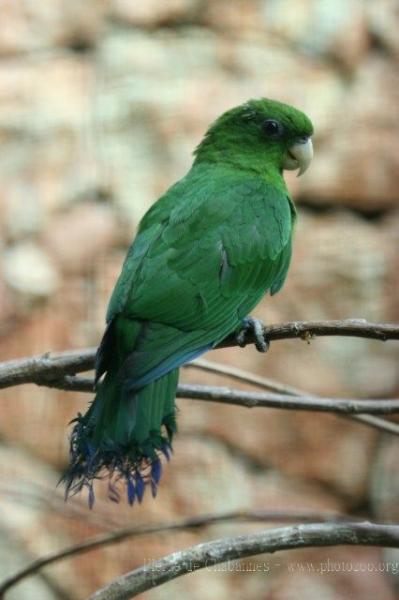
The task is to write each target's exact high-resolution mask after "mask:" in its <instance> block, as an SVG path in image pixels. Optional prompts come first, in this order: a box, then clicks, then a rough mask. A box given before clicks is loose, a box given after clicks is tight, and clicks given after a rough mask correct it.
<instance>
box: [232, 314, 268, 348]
mask: <svg viewBox="0 0 399 600" xmlns="http://www.w3.org/2000/svg"><path fill="white" fill-rule="evenodd" d="M248 334H252V336H253V337H254V338H255V346H256V349H257V350H258V352H267V351H268V349H269V346H270V342H269V341H268V340H267V339H266V337H265V334H264V333H263V323H262V321H260V320H259V319H254V317H246V318H245V319H243V321H242V325H241V329H240V330H239V331H238V333H237V335H236V340H237V344H238V345H239V346H240V347H241V348H244V346H245V345H246V344H247V343H248Z"/></svg>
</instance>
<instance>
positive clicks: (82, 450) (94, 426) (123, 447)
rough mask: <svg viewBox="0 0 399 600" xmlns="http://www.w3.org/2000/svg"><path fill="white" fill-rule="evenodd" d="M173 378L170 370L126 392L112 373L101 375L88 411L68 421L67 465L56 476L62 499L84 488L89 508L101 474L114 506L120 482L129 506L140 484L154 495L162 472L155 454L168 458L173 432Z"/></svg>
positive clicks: (139, 492)
mask: <svg viewBox="0 0 399 600" xmlns="http://www.w3.org/2000/svg"><path fill="white" fill-rule="evenodd" d="M178 374H179V371H178V369H173V370H172V371H169V372H168V373H167V374H166V375H163V376H161V377H159V378H158V379H156V380H154V381H152V382H151V383H149V384H148V385H146V386H144V387H142V388H140V389H138V390H134V391H129V390H128V389H126V386H123V384H122V382H121V379H120V376H118V375H119V373H118V372H117V371H116V370H115V369H111V370H109V371H108V372H107V373H106V375H105V377H104V379H103V380H102V381H101V382H100V383H99V384H98V387H97V394H96V396H95V398H94V401H93V402H92V404H91V406H90V408H89V410H88V411H87V412H86V414H85V415H81V414H79V415H78V416H77V418H76V419H75V420H74V423H75V425H74V428H73V431H72V435H71V444H70V456H71V462H70V466H69V468H68V470H67V472H66V473H65V474H64V476H63V477H62V481H63V482H64V483H65V484H66V496H68V495H70V494H75V493H77V492H79V491H80V490H81V489H82V488H83V487H87V488H88V490H89V506H90V507H91V506H92V505H93V503H94V490H93V482H94V480H95V479H99V478H102V477H103V476H108V477H109V485H108V490H109V497H110V499H111V500H114V501H116V502H117V501H118V500H119V497H120V491H119V487H120V486H119V485H118V482H122V483H125V484H126V490H127V499H128V502H129V504H133V503H134V501H135V500H136V499H137V500H138V501H139V502H141V500H142V498H143V494H144V491H145V488H146V486H149V487H150V488H151V490H152V494H153V496H155V495H156V492H157V486H158V483H159V480H160V477H161V472H162V466H161V460H160V456H161V455H162V454H163V455H164V456H166V458H169V455H170V451H171V442H172V438H173V434H174V433H175V431H176V417H175V412H176V409H175V396H176V387H177V380H178Z"/></svg>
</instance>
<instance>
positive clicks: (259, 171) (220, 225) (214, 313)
mask: <svg viewBox="0 0 399 600" xmlns="http://www.w3.org/2000/svg"><path fill="white" fill-rule="evenodd" d="M312 133H313V126H312V123H311V121H310V120H309V119H308V117H307V116H306V115H305V114H303V113H302V112H300V111H298V110H296V109H295V108H293V107H291V106H288V105H286V104H282V103H280V102H277V101H274V100H268V99H265V98H261V99H258V100H250V101H248V102H246V103H245V104H242V105H240V106H238V107H235V108H233V109H231V110H228V111H227V112H225V113H224V114H223V115H222V116H221V117H219V118H218V119H217V120H216V121H215V122H214V123H213V124H212V125H211V127H210V128H209V130H208V131H207V133H206V135H205V137H204V138H203V140H202V141H201V143H200V144H199V146H198V147H197V148H196V150H195V152H194V156H195V159H194V162H193V165H192V167H191V169H190V170H189V172H188V173H187V175H185V177H183V178H182V179H181V180H180V181H178V182H177V183H175V184H174V185H173V186H172V187H171V188H170V189H169V190H168V191H167V192H166V193H165V194H164V195H163V196H162V197H161V198H159V200H158V201H157V202H156V203H155V204H154V205H153V206H152V207H151V208H150V209H149V210H148V212H147V213H146V214H145V216H144V217H143V219H142V221H141V222H140V224H139V228H138V232H137V235H136V238H135V240H134V241H133V243H132V245H131V247H130V249H129V251H128V254H127V256H126V259H125V262H124V264H123V268H122V272H121V274H120V276H119V279H118V281H117V284H116V286H115V289H114V292H113V294H112V296H111V300H110V303H109V307H108V313H107V319H106V321H107V327H106V330H105V333H104V336H103V338H102V341H101V344H100V347H99V349H98V352H97V357H96V396H95V398H94V401H93V402H92V403H91V405H90V407H89V409H88V410H87V412H86V413H85V414H84V415H81V414H79V415H78V416H77V418H76V419H75V420H74V423H75V425H74V428H73V431H72V435H71V446H70V456H71V461H70V466H69V468H68V470H67V472H66V473H65V475H64V477H63V480H64V482H65V484H66V495H67V496H68V495H69V494H71V493H72V494H74V493H76V492H79V491H80V490H81V489H82V488H83V487H87V488H88V491H89V505H90V506H92V505H93V503H94V491H93V482H94V480H95V479H97V478H100V477H102V476H104V475H108V476H109V497H110V498H111V499H112V500H116V501H117V500H118V499H119V487H118V485H117V482H118V481H120V480H122V482H123V483H124V484H125V485H124V486H123V487H124V489H126V492H127V500H128V502H129V503H130V504H133V503H134V502H135V500H138V501H139V502H141V500H142V498H143V495H144V491H145V489H146V488H147V487H150V488H151V490H152V494H153V495H154V496H155V495H156V492H157V486H158V483H159V481H160V478H161V473H162V464H161V457H162V455H164V456H165V457H166V458H169V456H170V451H171V444H172V439H173V435H174V433H175V432H176V409H175V394H176V387H177V382H178V374H179V367H180V366H181V365H183V364H184V363H186V362H188V361H191V360H193V359H194V358H196V357H198V356H199V355H201V354H203V353H204V352H207V351H208V350H211V349H212V348H214V347H215V346H217V345H218V344H219V342H221V341H222V340H223V339H224V338H225V337H226V336H228V335H229V334H231V333H233V332H237V333H239V332H240V331H241V338H239V339H241V341H242V331H245V328H247V327H248V326H251V325H253V321H251V320H246V317H247V316H248V314H249V313H250V311H251V310H252V309H253V308H254V307H255V306H256V305H257V304H258V303H259V301H260V300H261V299H262V298H263V296H264V295H265V294H266V293H270V294H275V293H276V292H278V291H279V290H280V289H281V287H282V285H283V283H284V281H285V278H286V275H287V270H288V267H289V264H290V259H291V245H292V233H293V227H294V223H295V214H296V213H295V208H294V205H293V203H292V200H291V198H290V196H289V193H288V191H287V187H286V184H285V181H284V178H283V170H284V169H289V170H296V169H299V174H301V173H303V172H304V171H305V170H306V169H307V167H308V166H309V163H310V161H311V159H312V156H313V150H312V142H311V136H312ZM255 329H257V328H256V327H255ZM257 346H258V349H260V350H265V349H266V347H267V342H266V341H265V340H262V339H260V336H258V344H257Z"/></svg>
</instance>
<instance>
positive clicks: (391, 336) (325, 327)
mask: <svg viewBox="0 0 399 600" xmlns="http://www.w3.org/2000/svg"><path fill="white" fill-rule="evenodd" d="M264 335H265V337H266V338H267V339H268V340H270V341H275V340H282V339H292V338H300V339H303V340H306V341H309V340H310V339H312V338H314V337H315V336H335V335H341V336H350V337H361V338H370V339H375V340H381V341H386V340H399V325H395V324H380V323H368V322H367V321H364V320H360V319H348V320H344V321H294V322H292V323H281V324H279V325H270V326H267V327H264ZM247 342H248V343H253V342H254V339H253V337H251V335H249V334H248V339H247ZM227 346H237V340H236V339H235V337H234V336H229V337H227V338H226V339H225V340H224V341H223V342H222V343H221V344H219V346H218V348H224V347H227ZM94 358H95V348H87V349H85V350H81V351H74V352H71V351H69V352H63V353H57V354H52V355H50V354H45V355H43V356H35V357H31V358H22V359H18V360H12V361H8V362H5V363H2V364H0V388H5V387H10V386H13V385H20V384H23V383H37V384H42V385H48V384H49V383H51V381H54V380H57V379H59V378H60V377H61V378H62V377H63V376H64V375H74V374H76V373H80V372H82V371H88V370H90V369H92V368H93V366H94ZM85 391H86V390H85Z"/></svg>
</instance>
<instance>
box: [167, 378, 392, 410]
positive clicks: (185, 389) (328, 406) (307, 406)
mask: <svg viewBox="0 0 399 600" xmlns="http://www.w3.org/2000/svg"><path fill="white" fill-rule="evenodd" d="M177 396H178V397H180V398H191V399H193V400H205V401H208V402H220V403H221V404H234V405H236V406H245V407H247V408H254V407H259V406H262V407H267V408H280V409H285V410H286V409H288V410H290V409H291V410H292V409H294V410H310V411H316V412H334V413H340V414H346V415H348V414H352V415H353V414H364V413H371V414H377V415H378V414H380V415H381V414H393V413H399V399H397V398H394V399H390V400H382V399H370V400H355V399H349V398H318V397H316V396H288V395H287V394H273V393H267V392H263V393H261V392H245V391H242V390H234V389H231V388H228V387H217V386H210V385H194V384H181V385H179V387H178V389H177Z"/></svg>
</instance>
